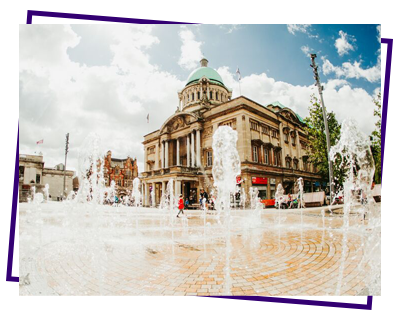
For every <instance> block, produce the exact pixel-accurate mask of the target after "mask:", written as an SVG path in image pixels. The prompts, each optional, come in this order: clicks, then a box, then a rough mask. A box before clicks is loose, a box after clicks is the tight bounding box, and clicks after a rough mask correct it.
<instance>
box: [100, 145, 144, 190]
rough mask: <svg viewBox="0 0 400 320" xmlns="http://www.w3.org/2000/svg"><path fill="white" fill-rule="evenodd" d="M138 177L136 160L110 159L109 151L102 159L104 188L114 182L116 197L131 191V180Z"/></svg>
mask: <svg viewBox="0 0 400 320" xmlns="http://www.w3.org/2000/svg"><path fill="white" fill-rule="evenodd" d="M138 176H139V171H138V166H137V160H136V158H135V159H132V158H131V157H127V158H126V159H116V158H112V153H111V151H108V152H107V155H106V156H105V158H104V179H105V182H106V186H110V184H111V181H115V186H116V190H117V193H118V195H120V196H121V195H127V194H128V193H129V192H130V191H132V184H133V180H134V179H135V178H137V177H138Z"/></svg>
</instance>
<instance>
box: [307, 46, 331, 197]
mask: <svg viewBox="0 0 400 320" xmlns="http://www.w3.org/2000/svg"><path fill="white" fill-rule="evenodd" d="M310 56H311V64H310V67H311V68H313V72H314V79H315V86H317V87H318V92H319V96H320V98H321V106H322V115H323V117H324V124H325V135H326V147H327V151H328V164H329V196H330V199H329V204H332V202H333V192H332V182H333V177H332V175H333V165H332V161H331V159H330V157H329V151H330V150H331V138H330V135H329V128H328V120H327V117H326V109H325V103H324V98H323V95H322V91H323V90H324V87H323V86H321V83H320V81H319V75H318V66H317V65H316V64H315V58H316V57H317V55H316V54H315V53H311V54H310Z"/></svg>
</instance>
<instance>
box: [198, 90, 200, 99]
mask: <svg viewBox="0 0 400 320" xmlns="http://www.w3.org/2000/svg"><path fill="white" fill-rule="evenodd" d="M197 100H200V92H197Z"/></svg>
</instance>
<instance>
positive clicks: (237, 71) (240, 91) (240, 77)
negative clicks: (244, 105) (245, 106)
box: [236, 67, 242, 96]
mask: <svg viewBox="0 0 400 320" xmlns="http://www.w3.org/2000/svg"><path fill="white" fill-rule="evenodd" d="M236 74H237V77H238V81H239V94H240V96H241V95H242V88H241V86H240V80H241V79H242V76H241V75H240V70H239V67H237V69H236Z"/></svg>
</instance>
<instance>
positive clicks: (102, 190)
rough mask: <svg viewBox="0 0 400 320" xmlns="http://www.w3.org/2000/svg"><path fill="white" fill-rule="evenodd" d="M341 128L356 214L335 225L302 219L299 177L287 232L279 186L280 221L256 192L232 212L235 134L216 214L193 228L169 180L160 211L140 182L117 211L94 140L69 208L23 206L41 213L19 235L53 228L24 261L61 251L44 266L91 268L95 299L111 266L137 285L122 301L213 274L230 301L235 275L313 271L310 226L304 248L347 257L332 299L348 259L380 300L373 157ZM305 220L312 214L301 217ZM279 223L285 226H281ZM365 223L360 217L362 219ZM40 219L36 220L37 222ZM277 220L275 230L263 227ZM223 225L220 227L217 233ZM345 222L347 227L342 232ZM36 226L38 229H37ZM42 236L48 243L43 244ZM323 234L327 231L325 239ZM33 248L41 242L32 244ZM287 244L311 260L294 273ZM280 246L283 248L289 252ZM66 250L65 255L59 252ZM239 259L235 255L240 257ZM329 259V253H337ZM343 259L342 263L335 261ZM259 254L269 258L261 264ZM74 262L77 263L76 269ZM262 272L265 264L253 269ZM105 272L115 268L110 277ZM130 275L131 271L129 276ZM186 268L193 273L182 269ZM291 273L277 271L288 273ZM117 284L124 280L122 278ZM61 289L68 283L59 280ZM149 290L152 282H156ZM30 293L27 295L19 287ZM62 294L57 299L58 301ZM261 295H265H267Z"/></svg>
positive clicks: (217, 179) (220, 176)
mask: <svg viewBox="0 0 400 320" xmlns="http://www.w3.org/2000/svg"><path fill="white" fill-rule="evenodd" d="M343 129H346V130H347V131H346V132H347V133H346V132H345V133H343V134H342V135H343V140H341V141H340V143H339V144H338V145H337V146H335V147H333V150H334V152H335V153H340V154H341V155H342V157H343V158H344V160H343V165H346V166H350V164H351V165H352V168H353V169H351V170H350V169H349V170H348V173H349V179H348V181H349V183H348V184H345V191H344V193H345V200H346V203H347V202H348V201H350V203H351V205H350V206H349V207H347V206H345V208H344V209H345V213H344V215H343V219H342V218H341V217H342V216H341V215H340V214H337V215H335V216H332V218H331V220H332V221H330V220H329V221H328V220H327V221H325V215H324V211H323V210H316V211H315V212H317V213H316V214H314V217H313V216H312V214H309V213H308V211H305V209H304V199H303V193H304V190H303V185H304V182H303V180H302V179H301V178H300V179H298V181H297V186H298V201H299V210H289V211H288V212H289V213H288V214H286V215H285V217H286V218H287V223H285V224H284V225H282V221H283V219H282V217H281V215H282V214H283V213H282V208H281V207H282V203H283V202H284V200H285V199H284V197H285V195H284V189H283V187H282V185H281V184H279V185H278V186H277V190H276V194H275V199H276V203H277V207H278V210H277V211H278V212H276V210H265V211H263V210H262V208H261V207H260V206H261V203H260V201H259V198H258V190H257V189H256V188H252V189H250V193H249V195H248V203H249V204H250V208H249V209H246V193H245V189H244V188H242V190H241V197H240V204H239V205H240V207H241V208H242V209H241V210H232V209H231V196H232V194H235V193H236V192H237V185H236V177H237V176H238V175H240V173H241V172H240V160H239V156H238V152H237V149H236V142H237V133H236V132H235V131H234V130H232V129H231V128H230V127H227V126H221V127H219V128H218V129H217V130H216V131H215V133H214V136H213V146H212V147H213V168H212V173H213V178H214V187H215V191H212V192H211V194H212V195H213V196H216V200H215V207H216V209H217V210H216V211H217V215H216V216H214V215H209V216H207V213H206V212H205V211H203V212H199V211H198V212H193V214H192V215H191V217H190V219H189V220H186V219H177V218H176V213H177V212H178V211H177V210H176V202H177V200H176V196H177V195H175V194H174V180H173V179H171V180H169V181H168V184H167V186H166V189H165V192H164V193H163V194H162V199H161V203H160V209H155V208H142V205H141V203H142V195H141V192H140V184H141V183H140V180H139V179H138V178H136V179H135V180H134V181H133V187H132V193H131V194H130V199H131V203H132V204H133V206H118V207H117V206H115V207H114V206H113V204H114V200H115V195H116V190H115V183H114V182H112V183H111V185H110V186H109V187H105V184H104V177H103V172H102V166H103V163H102V159H103V154H102V152H101V148H100V140H99V138H98V137H97V136H96V135H91V136H90V137H88V139H87V140H85V143H84V144H83V150H82V151H81V154H80V161H79V164H80V166H79V175H80V184H81V186H80V190H79V191H78V193H74V192H72V193H70V195H69V196H68V199H67V201H64V202H63V203H56V202H54V203H53V202H52V203H48V204H46V205H42V204H36V200H38V199H40V195H39V196H38V194H40V193H36V194H35V192H34V191H33V192H32V194H33V200H32V201H31V202H32V203H30V204H22V205H21V207H22V208H23V210H27V209H28V211H29V210H31V211H34V212H33V214H31V213H30V212H29V213H23V214H22V215H21V217H22V219H23V220H22V222H21V223H20V226H22V229H21V230H24V231H25V232H26V230H28V232H30V231H31V230H35V228H36V226H37V225H39V223H40V222H39V220H40V221H45V222H42V223H43V226H44V227H45V228H46V229H42V228H41V229H37V230H40V231H37V237H36V238H35V236H34V237H31V238H28V237H26V233H24V232H22V233H21V235H20V237H21V239H22V242H21V245H20V248H22V252H21V256H22V257H30V256H29V255H31V256H34V255H35V254H36V252H40V250H41V251H42V252H51V251H50V250H51V248H52V246H53V249H54V250H55V251H54V252H51V255H50V256H45V255H42V256H41V257H44V258H43V259H41V260H40V259H39V262H38V263H41V262H40V261H48V260H52V259H53V260H56V259H59V261H56V264H58V263H61V262H62V261H63V260H62V259H63V258H58V257H63V252H65V257H66V258H65V260H66V261H67V262H68V263H67V264H66V266H65V265H64V267H68V265H69V263H73V259H75V258H76V260H77V261H78V263H80V262H79V261H80V260H83V261H86V262H87V263H88V264H89V269H90V268H92V269H91V270H93V272H92V273H91V276H92V277H93V278H96V279H97V280H96V281H99V286H100V287H101V288H100V289H99V291H98V292H100V293H104V292H106V291H105V290H106V287H107V286H105V283H106V282H107V278H108V276H109V274H108V273H110V272H111V273H112V272H113V270H114V269H113V266H114V267H115V266H116V267H117V268H118V269H119V270H123V278H118V281H119V285H121V284H125V283H126V286H129V285H130V283H131V282H130V281H132V283H135V287H130V291H129V292H128V293H124V294H143V293H142V292H143V291H142V290H143V288H148V289H149V291H146V292H151V293H154V292H152V291H150V289H152V290H153V289H154V290H159V291H156V293H158V294H172V293H162V292H164V291H162V290H163V288H161V289H160V287H162V285H161V284H162V283H164V280H165V279H167V278H168V274H169V273H168V272H170V273H172V272H174V273H177V272H179V274H180V276H183V275H184V274H185V272H187V274H188V277H189V278H190V279H192V278H193V277H196V276H195V274H194V272H196V274H198V275H199V277H200V276H202V277H205V275H204V276H203V275H201V274H202V273H205V274H207V273H211V272H213V273H214V272H215V274H218V278H217V279H218V280H216V281H215V282H216V284H213V285H211V286H216V287H218V286H220V287H218V290H220V291H213V292H210V293H213V294H215V295H218V294H224V295H231V294H234V293H235V290H234V289H236V288H237V284H234V283H233V281H234V280H235V279H234V278H233V277H235V275H234V274H236V273H243V275H246V276H248V275H255V274H256V275H257V276H262V277H269V276H270V274H273V273H275V272H276V269H277V268H279V266H280V265H284V266H287V263H289V262H290V264H291V266H290V269H292V270H295V272H299V270H304V272H306V263H304V264H303V261H305V262H306V261H307V260H308V258H309V257H308V256H307V251H306V249H305V248H306V247H307V244H306V245H303V241H302V240H303V219H304V238H305V240H308V239H309V238H308V237H311V239H312V240H317V239H319V238H321V237H322V243H318V242H316V243H315V246H316V247H318V250H319V252H322V253H324V252H327V251H326V247H329V248H331V247H332V243H331V242H332V241H336V240H335V236H336V239H338V240H337V241H340V243H341V247H342V248H343V250H342V251H341V252H340V253H336V254H337V256H336V261H337V260H339V261H338V262H336V265H335V267H336V268H335V269H334V270H335V271H334V272H335V275H334V278H333V280H335V282H334V284H333V285H332V286H334V289H335V290H334V291H333V292H327V294H345V293H346V291H345V289H344V288H345V287H346V281H348V280H346V279H348V277H347V278H346V276H347V269H346V268H348V263H349V262H348V261H349V260H348V256H351V257H352V258H357V257H358V255H359V256H361V255H362V260H361V261H360V263H359V265H360V268H364V266H365V265H368V268H369V270H368V272H367V269H365V270H366V271H365V278H366V282H367V283H368V289H369V292H368V293H373V294H376V293H379V289H380V283H379V272H380V259H377V257H378V256H379V252H380V233H379V232H380V212H378V211H377V210H376V207H375V206H374V204H373V199H372V197H371V195H370V190H369V189H370V182H371V181H372V180H371V179H372V175H371V170H372V169H371V162H370V155H369V154H368V148H366V147H365V145H364V144H363V142H362V141H364V140H362V139H361V137H359V135H358V133H357V132H356V131H355V129H354V125H353V124H352V123H351V122H350V123H344V124H343ZM349 132H350V133H349ZM350 137H351V141H350ZM357 137H359V138H360V139H358V138H357ZM346 139H347V140H346ZM357 141H359V142H357ZM349 143H353V144H355V145H357V146H358V147H354V149H353V147H351V148H349V147H347V145H348V144H349ZM364 147H365V148H364ZM354 186H355V187H354ZM357 189H360V190H362V191H361V194H363V196H362V198H363V199H365V201H363V205H362V206H361V205H359V203H358V200H357V199H356V198H355V195H357V193H356V192H355V190H357ZM153 191H154V190H152V192H151V193H150V196H151V198H152V204H154V203H155V202H154V198H153V197H154V193H153ZM24 206H25V207H24ZM40 210H43V212H46V211H48V212H51V213H52V216H51V221H53V220H54V221H55V222H54V225H50V226H48V225H47V224H48V223H49V220H50V219H48V218H47V220H45V218H46V215H44V214H43V215H42V214H41V211H40ZM307 210H308V209H307ZM361 210H362V211H363V212H367V214H366V220H365V221H364V222H363V223H361V225H360V224H356V223H355V221H354V219H353V220H351V216H353V217H354V214H353V213H354V212H361ZM303 211H304V212H307V214H304V216H303ZM320 214H321V216H322V221H321V216H320ZM277 215H278V217H276V216H277ZM139 216H140V224H139ZM185 216H186V215H185ZM358 216H360V217H363V215H361V213H360V214H358ZM299 217H301V225H299V223H298V221H299ZM24 219H25V220H24ZM33 219H36V220H37V221H34V223H30V221H32V220H33ZM274 219H275V221H276V222H277V223H265V224H263V223H262V222H264V221H271V220H274ZM207 220H208V221H207ZM218 220H219V221H222V223H220V224H218ZM24 221H29V223H24ZM51 221H50V223H51ZM135 222H136V236H135V232H134V231H135V230H132V229H134V228H135ZM342 222H343V226H341V225H340V224H341V223H342ZM32 225H34V226H35V228H32ZM321 225H322V227H321ZM27 226H28V227H27ZM42 230H43V235H44V236H43V240H42V238H41V237H42V236H41V235H42ZM325 230H326V231H327V235H326V239H325ZM132 231H133V232H132ZM281 231H282V239H281ZM46 232H47V233H46ZM284 232H286V233H287V234H288V236H286V235H285V233H284ZM328 232H329V236H328ZM49 234H50V235H49ZM300 234H301V236H300ZM276 235H279V239H278V240H276ZM299 238H301V241H300V243H298V239H299ZM361 238H362V239H363V240H362V243H361V244H360V246H359V248H358V251H357V252H355V253H353V252H351V250H350V249H351V247H350V246H349V248H350V249H347V248H346V246H347V242H349V243H350V242H351V241H353V243H352V245H353V247H354V246H355V243H356V242H355V241H358V240H359V239H361ZM32 239H34V241H37V242H36V243H34V244H32V245H31V242H32ZM35 239H36V240H35ZM288 239H289V240H288ZM281 240H282V241H281ZM30 241H31V242H30ZM289 241H297V244H296V243H295V244H294V247H293V248H294V250H297V248H299V247H301V251H300V252H298V253H296V254H299V255H302V254H303V253H302V252H303V251H304V252H306V253H305V255H303V256H300V257H299V260H300V261H301V262H300V264H299V263H297V264H295V263H296V259H292V258H288V259H287V260H284V261H281V262H280V264H279V263H278V262H276V261H277V259H280V258H282V257H283V258H284V257H285V254H286V253H287V252H290V250H288V247H287V246H286V245H287V243H288V242H289ZM277 242H278V243H279V250H275V248H276V246H275V244H276V243H277ZM304 243H306V242H304ZM27 244H28V246H27ZM282 247H284V248H283V249H282ZM339 247H340V245H339ZM59 248H62V250H61V249H59ZM266 248H268V249H266ZM271 248H274V250H272V251H270V250H269V249H271ZM206 249H207V252H206ZM264 249H265V250H264ZM280 249H282V250H280ZM46 250H48V251H46ZM63 250H64V251H63ZM113 250H114V251H113ZM241 250H244V252H241ZM246 250H247V251H246ZM329 250H330V249H329ZM233 252H235V255H234V256H233ZM277 253H278V254H277ZM322 253H321V256H322ZM264 254H265V256H264ZM329 254H331V252H330V251H329ZM339 254H340V257H339V259H337V258H338V256H339ZM260 255H263V256H262V257H261V258H260ZM69 257H74V258H73V259H71V260H69ZM331 258H332V257H331V256H327V258H326V259H329V260H331ZM109 259H110V260H109ZM194 259H196V260H195V261H197V262H196V264H193V263H192V261H194ZM246 259H247V260H246ZM321 259H323V257H322V258H321ZM333 260H334V259H332V261H333ZM125 262H126V264H125ZM198 263H199V265H201V266H200V267H198V266H197V264H198ZM257 263H258V265H257V266H254V264H257ZM275 263H276V265H275ZM20 265H21V264H20ZM104 265H106V266H107V267H108V268H109V269H107V268H104ZM338 265H339V266H338ZM125 266H128V268H126V267H125ZM186 266H187V268H188V269H187V270H186V269H185V268H184V267H186ZM28 267H29V265H28ZM28 267H27V268H28ZM124 267H125V268H124ZM136 267H138V268H136ZM196 268H198V269H196ZM296 268H297V269H296ZM324 268H325V266H324ZM327 268H328V267H327ZM332 269H333V268H332ZM35 270H38V268H37V269H34V270H29V269H28V270H25V269H24V270H23V271H22V272H21V274H27V273H31V275H32V276H31V279H35V281H37V280H36V279H38V275H37V274H33V273H35V272H37V271H35ZM41 270H43V268H42V269H41ZM285 270H286V269H285ZM285 270H284V271H282V270H281V271H280V272H281V273H282V272H289V271H285ZM338 271H339V272H338ZM362 271H364V269H362ZM32 272H33V273H32ZM336 273H338V274H336ZM149 274H151V276H149ZM292 275H293V274H292ZM114 276H115V277H118V275H114ZM114 276H113V277H114ZM281 276H282V274H281ZM283 276H288V277H289V276H291V275H290V274H285V273H284V274H283ZM111 278H112V277H111ZM244 279H245V278H244ZM377 279H378V280H377ZM47 280H48V279H45V280H44V282H43V286H46V285H47V283H48V281H47ZM81 280H82V283H81V285H82V286H83V287H84V291H79V293H80V294H91V293H90V292H91V291H90V290H89V289H87V287H91V286H92V285H91V284H90V283H89V282H88V281H87V279H84V278H82V279H81ZM333 280H332V281H333ZM61 281H63V280H62V279H60V282H61ZM134 281H136V282H134ZM151 281H154V283H153V282H151ZM193 281H194V280H193ZM208 281H210V280H208ZM253 281H255V280H253ZM142 284H144V285H142ZM68 286H69V284H68V283H65V284H64V283H63V284H62V286H60V287H59V288H57V290H59V291H60V292H61V293H63V292H62V290H70V289H69V287H68ZM26 287H29V286H23V287H22V288H26ZM212 289H213V290H217V289H214V288H212ZM264 289H268V288H264ZM22 290H24V289H22ZM57 290H56V292H58V291H57ZM124 290H125V288H124ZM88 292H89V293H88ZM167 292H168V291H167ZM260 292H261V293H263V291H260ZM257 293H258V291H257ZM50 294H52V293H50ZM264 294H265V293H264ZM303 294H304V292H303ZM288 295H291V293H290V292H289V294H288Z"/></svg>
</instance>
